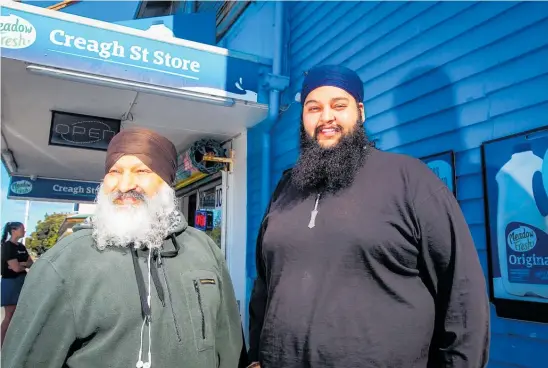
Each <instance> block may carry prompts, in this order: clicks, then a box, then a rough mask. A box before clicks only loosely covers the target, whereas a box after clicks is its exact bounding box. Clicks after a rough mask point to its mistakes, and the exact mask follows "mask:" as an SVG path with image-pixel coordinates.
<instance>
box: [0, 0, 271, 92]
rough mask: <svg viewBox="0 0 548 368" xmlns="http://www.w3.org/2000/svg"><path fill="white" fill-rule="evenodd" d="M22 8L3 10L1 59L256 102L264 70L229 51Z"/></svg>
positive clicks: (0, 43)
mask: <svg viewBox="0 0 548 368" xmlns="http://www.w3.org/2000/svg"><path fill="white" fill-rule="evenodd" d="M19 6H20V5H18V4H10V5H9V6H2V8H1V15H0V32H1V42H0V45H1V50H2V57H3V58H4V57H5V58H10V59H16V60H21V61H25V62H28V63H36V64H39V65H45V66H49V67H54V68H61V69H68V70H72V71H78V72H84V73H89V74H95V75H99V76H106V77H111V78H118V79H122V80H130V81H135V82H140V83H147V84H152V85H157V86H162V87H171V88H176V89H183V90H187V91H193V92H201V93H206V94H210V95H214V96H220V97H230V98H235V99H239V100H244V101H250V102H258V101H257V94H258V88H259V72H260V71H259V69H260V67H261V65H260V64H259V63H257V62H254V61H250V60H248V59H244V58H239V57H235V56H232V55H231V54H230V53H229V52H228V50H225V49H220V48H216V50H215V52H214V51H213V50H207V48H205V47H204V49H201V48H200V44H197V43H195V44H193V47H189V46H183V45H180V44H177V43H176V41H181V40H180V39H175V38H171V39H169V38H166V40H162V41H161V40H155V39H151V38H147V37H140V36H137V35H134V34H131V33H133V32H137V31H135V30H133V32H127V33H126V32H123V29H124V28H123V27H121V26H117V25H113V24H108V25H107V24H103V23H99V22H97V21H93V20H89V21H90V22H75V21H69V20H66V19H70V16H68V15H66V14H52V15H49V16H46V15H43V14H39V11H38V10H36V12H31V11H30V9H28V11H26V10H25V11H23V10H19V9H17V8H18V7H19ZM12 7H13V8H12ZM92 22H93V23H98V25H97V26H92V25H91V24H93V23H92ZM107 28H108V29H107ZM110 28H112V29H110ZM115 29H116V30H115ZM170 40H173V43H171V42H169V41H170ZM187 43H188V42H187ZM204 46H205V45H204Z"/></svg>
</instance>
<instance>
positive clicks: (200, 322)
mask: <svg viewBox="0 0 548 368" xmlns="http://www.w3.org/2000/svg"><path fill="white" fill-rule="evenodd" d="M183 283H184V285H185V288H184V289H185V294H186V299H187V305H188V306H189V312H190V317H191V325H192V330H193V332H194V341H195V342H196V349H198V351H203V350H207V349H210V348H213V347H214V346H215V334H216V330H217V311H218V310H219V307H220V303H221V295H220V289H219V280H218V277H217V274H216V273H215V272H213V271H206V270H197V271H189V272H187V273H184V274H183Z"/></svg>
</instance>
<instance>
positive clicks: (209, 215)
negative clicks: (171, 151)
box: [177, 171, 228, 257]
mask: <svg viewBox="0 0 548 368" xmlns="http://www.w3.org/2000/svg"><path fill="white" fill-rule="evenodd" d="M226 183H227V175H226V172H224V171H222V172H219V173H217V174H215V175H212V176H211V177H208V178H206V179H205V180H203V181H200V182H196V183H195V184H193V185H190V186H189V187H186V188H184V189H183V190H181V191H180V192H179V193H177V194H178V197H179V198H180V204H181V212H182V213H183V214H184V215H185V217H186V219H187V221H188V224H189V225H190V226H192V227H195V228H197V229H199V230H202V231H204V232H205V233H206V234H207V235H209V237H210V238H211V239H213V241H214V242H215V244H217V246H218V247H219V248H220V249H221V250H222V251H223V254H225V257H226V251H225V247H226V246H225V244H226V223H227V218H226V217H227V211H226V205H227V197H228V196H227V189H228V188H227V184H226Z"/></svg>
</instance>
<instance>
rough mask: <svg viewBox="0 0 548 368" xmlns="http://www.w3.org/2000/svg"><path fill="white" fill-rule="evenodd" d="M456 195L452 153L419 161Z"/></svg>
mask: <svg viewBox="0 0 548 368" xmlns="http://www.w3.org/2000/svg"><path fill="white" fill-rule="evenodd" d="M421 160H422V161H423V162H424V163H425V164H426V165H428V167H429V168H430V169H431V170H432V171H433V172H434V173H435V174H436V175H437V176H438V178H440V180H441V181H443V182H444V183H445V185H447V186H448V187H449V190H451V191H452V192H453V194H454V195H455V196H456V195H457V185H456V180H455V154H454V153H453V151H447V152H442V153H438V154H436V155H432V156H428V157H423V158H422V159H421Z"/></svg>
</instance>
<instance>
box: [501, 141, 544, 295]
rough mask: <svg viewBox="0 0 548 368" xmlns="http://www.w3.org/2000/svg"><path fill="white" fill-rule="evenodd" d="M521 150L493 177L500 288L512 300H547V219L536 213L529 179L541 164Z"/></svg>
mask: <svg viewBox="0 0 548 368" xmlns="http://www.w3.org/2000/svg"><path fill="white" fill-rule="evenodd" d="M521 149H523V151H520V150H516V153H514V154H513V155H512V158H511V159H510V160H509V161H508V162H507V163H506V164H505V165H504V166H503V167H502V168H501V169H500V170H499V172H498V173H497V175H496V181H497V184H498V191H499V194H498V195H499V198H498V211H497V246H498V254H499V264H500V269H501V279H502V285H503V287H504V289H505V290H506V292H507V293H509V294H512V295H515V296H531V297H542V298H548V234H546V232H545V231H546V229H547V222H546V220H547V219H546V218H545V217H544V216H542V214H541V213H540V211H539V209H538V207H537V205H536V203H535V198H534V195H533V175H534V174H535V172H541V170H542V164H543V160H542V159H541V158H540V157H538V156H536V155H535V154H534V153H533V152H532V151H531V149H530V147H529V148H528V147H522V148H521ZM547 301H548V300H547Z"/></svg>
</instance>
